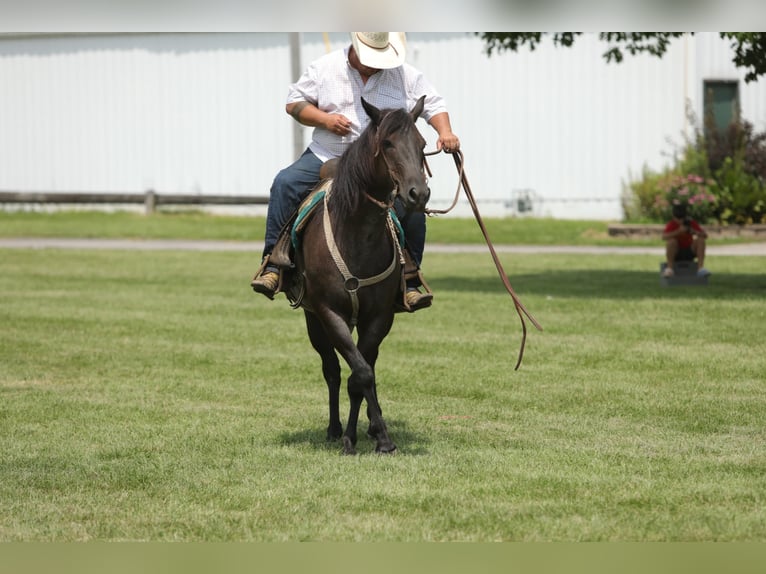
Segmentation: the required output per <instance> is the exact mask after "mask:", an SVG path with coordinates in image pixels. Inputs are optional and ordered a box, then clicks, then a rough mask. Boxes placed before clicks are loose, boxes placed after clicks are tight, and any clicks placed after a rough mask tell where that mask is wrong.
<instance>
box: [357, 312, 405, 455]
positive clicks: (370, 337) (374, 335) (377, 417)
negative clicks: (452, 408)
mask: <svg viewBox="0 0 766 574" xmlns="http://www.w3.org/2000/svg"><path fill="white" fill-rule="evenodd" d="M392 324H393V314H392V315H391V316H390V317H387V316H385V315H379V316H378V318H377V321H372V322H371V323H369V324H367V325H366V326H365V327H364V328H361V329H360V330H359V342H358V344H357V347H358V349H359V352H360V353H361V355H362V357H363V358H364V361H365V362H366V363H367V365H369V367H370V370H371V383H370V385H369V389H368V392H367V394H366V395H365V398H366V399H367V418H368V419H369V421H370V425H369V427H368V428H367V435H368V436H369V437H370V438H374V439H375V440H376V441H377V444H376V446H375V450H376V451H377V452H383V453H390V452H394V451H395V450H396V445H395V444H394V443H393V442H392V441H391V438H390V437H389V436H388V429H387V427H386V423H385V420H384V419H383V409H382V408H381V406H380V401H379V400H378V385H377V377H376V375H375V363H376V362H377V360H378V350H379V348H380V343H381V341H382V340H383V339H384V338H385V337H386V335H387V334H388V332H389V331H390V330H391V326H392Z"/></svg>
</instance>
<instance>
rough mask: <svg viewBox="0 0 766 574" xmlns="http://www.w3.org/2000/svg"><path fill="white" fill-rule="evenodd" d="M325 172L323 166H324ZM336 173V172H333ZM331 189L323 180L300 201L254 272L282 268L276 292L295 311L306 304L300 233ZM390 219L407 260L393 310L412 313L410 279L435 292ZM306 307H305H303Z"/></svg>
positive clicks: (398, 225)
mask: <svg viewBox="0 0 766 574" xmlns="http://www.w3.org/2000/svg"><path fill="white" fill-rule="evenodd" d="M323 169H324V167H323ZM330 173H334V169H333V170H332V171H331V172H330ZM324 174H327V171H324V172H320V175H324ZM331 187H332V179H331V178H324V179H322V180H321V181H320V183H319V185H318V186H317V187H316V188H315V189H314V190H313V191H312V192H311V193H310V194H309V195H308V196H307V197H306V199H304V200H303V202H301V204H300V205H299V206H298V209H296V210H295V212H294V213H293V215H292V216H291V217H290V219H289V220H288V221H287V223H285V225H284V226H283V227H282V230H281V231H280V232H279V237H278V239H277V242H276V244H275V245H274V249H273V250H272V252H271V253H270V254H268V255H267V256H266V257H264V259H263V262H262V263H261V266H260V267H259V268H258V271H256V273H255V277H258V276H259V275H260V274H261V273H263V270H264V269H265V268H266V266H267V265H269V266H272V267H277V268H278V269H279V285H278V287H277V289H276V291H275V293H280V292H283V293H284V294H285V295H286V297H287V299H288V301H290V305H291V306H292V307H293V308H297V307H300V306H301V305H302V304H303V294H304V283H303V282H304V278H303V275H302V274H300V273H297V270H296V268H295V263H294V260H295V252H296V250H298V249H300V248H301V244H300V241H301V234H302V231H303V229H304V228H305V227H306V224H308V222H309V221H311V219H312V217H313V216H314V214H315V212H316V208H317V206H318V205H319V204H320V203H322V202H323V201H324V197H325V195H326V194H327V193H328V192H329V190H330V189H331ZM391 217H392V219H393V221H394V224H395V226H396V228H397V232H398V233H397V238H396V239H397V241H398V242H399V246H400V248H401V252H402V255H403V258H404V265H403V266H402V275H401V280H400V285H401V289H400V291H401V292H400V293H399V295H398V296H397V303H396V306H395V308H394V310H395V312H397V313H399V312H409V313H411V312H413V311H412V309H411V308H410V306H409V304H408V303H407V299H406V297H405V292H406V284H407V281H408V280H410V279H415V278H417V279H418V280H419V281H420V284H421V285H422V287H423V289H425V291H426V292H427V293H432V291H431V289H430V287H429V286H428V284H427V283H426V281H425V279H424V278H423V274H422V273H421V271H420V268H419V267H418V266H417V264H416V263H415V260H414V259H413V258H412V255H411V254H410V252H409V250H408V249H407V247H406V245H405V238H404V230H403V229H402V226H401V223H400V222H399V219H398V218H397V217H396V214H395V213H394V211H393V209H392V210H391ZM304 307H305V305H304Z"/></svg>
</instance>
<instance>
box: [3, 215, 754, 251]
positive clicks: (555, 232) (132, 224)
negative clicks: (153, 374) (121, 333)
mask: <svg viewBox="0 0 766 574" xmlns="http://www.w3.org/2000/svg"><path fill="white" fill-rule="evenodd" d="M485 223H486V226H487V230H488V233H489V236H490V239H491V240H492V242H493V243H495V244H517V245H631V246H643V245H659V244H660V242H659V240H656V241H655V240H652V239H626V238H621V237H610V236H609V235H608V234H607V227H608V223H607V222H605V221H568V220H555V219H528V218H512V217H510V218H487V219H486V220H485ZM265 228H266V223H265V218H263V217H237V216H213V215H207V214H203V213H199V212H194V211H176V212H173V211H160V212H158V213H156V214H154V215H151V216H145V215H142V214H138V213H129V212H115V213H102V212H89V211H60V212H52V213H41V212H15V213H11V212H3V211H0V237H104V238H120V237H128V238H137V239H169V238H181V239H218V240H229V241H233V240H237V241H243V240H244V241H261V240H263V235H264V230H265ZM744 241H752V239H751V238H746V239H744V238H735V239H711V240H710V241H709V243H710V244H711V245H716V244H731V243H742V242H744ZM428 242H429V243H473V244H481V243H484V238H483V237H482V234H481V231H480V230H479V226H478V225H477V223H476V221H475V220H473V219H471V218H453V217H433V218H430V219H429V220H428Z"/></svg>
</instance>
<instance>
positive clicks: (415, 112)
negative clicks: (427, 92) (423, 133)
mask: <svg viewBox="0 0 766 574" xmlns="http://www.w3.org/2000/svg"><path fill="white" fill-rule="evenodd" d="M425 101H426V97H425V96H420V99H419V100H418V101H417V103H416V104H415V107H414V108H412V109H411V110H410V117H411V118H412V121H413V122H414V121H415V120H417V119H418V118H419V117H420V114H422V113H423V108H424V107H425Z"/></svg>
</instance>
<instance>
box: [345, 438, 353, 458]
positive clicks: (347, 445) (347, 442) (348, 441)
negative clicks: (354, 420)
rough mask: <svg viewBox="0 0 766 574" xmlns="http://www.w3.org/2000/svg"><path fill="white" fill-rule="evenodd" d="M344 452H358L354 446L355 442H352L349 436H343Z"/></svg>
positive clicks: (350, 453) (348, 453)
mask: <svg viewBox="0 0 766 574" xmlns="http://www.w3.org/2000/svg"><path fill="white" fill-rule="evenodd" d="M343 454H347V455H353V454H356V448H354V443H352V442H351V439H350V438H348V437H347V436H344V437H343Z"/></svg>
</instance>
